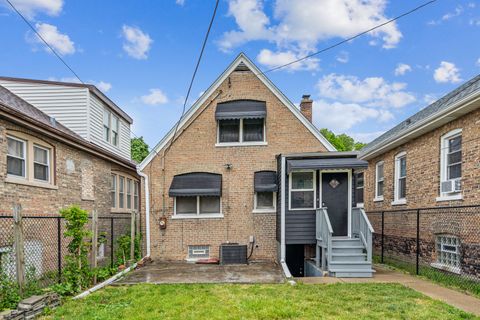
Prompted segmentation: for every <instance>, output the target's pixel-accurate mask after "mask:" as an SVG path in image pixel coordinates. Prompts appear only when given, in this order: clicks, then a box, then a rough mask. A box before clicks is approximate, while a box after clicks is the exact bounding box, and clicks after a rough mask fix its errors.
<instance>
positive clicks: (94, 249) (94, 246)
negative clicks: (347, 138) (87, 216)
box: [91, 210, 98, 284]
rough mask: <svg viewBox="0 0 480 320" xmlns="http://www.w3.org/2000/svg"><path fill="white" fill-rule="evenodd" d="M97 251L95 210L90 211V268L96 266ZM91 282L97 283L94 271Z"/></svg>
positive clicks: (96, 217)
mask: <svg viewBox="0 0 480 320" xmlns="http://www.w3.org/2000/svg"><path fill="white" fill-rule="evenodd" d="M97 251H98V216H97V211H96V210H93V211H92V256H91V264H92V268H93V269H95V268H97V255H98V254H97ZM93 283H94V284H97V275H96V273H94V275H93Z"/></svg>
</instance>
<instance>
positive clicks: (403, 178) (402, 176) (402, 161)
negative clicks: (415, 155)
mask: <svg viewBox="0 0 480 320" xmlns="http://www.w3.org/2000/svg"><path fill="white" fill-rule="evenodd" d="M394 192H395V196H394V200H395V201H405V198H406V196H407V155H406V153H405V152H401V153H399V154H397V155H396V156H395V186H394Z"/></svg>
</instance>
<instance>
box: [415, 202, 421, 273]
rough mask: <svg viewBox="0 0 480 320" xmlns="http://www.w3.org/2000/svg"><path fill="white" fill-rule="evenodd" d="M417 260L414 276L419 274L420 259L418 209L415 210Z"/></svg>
mask: <svg viewBox="0 0 480 320" xmlns="http://www.w3.org/2000/svg"><path fill="white" fill-rule="evenodd" d="M416 251H417V259H416V262H415V274H417V275H418V274H419V258H420V209H417V250H416Z"/></svg>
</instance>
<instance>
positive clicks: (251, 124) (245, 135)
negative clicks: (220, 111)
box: [218, 118, 265, 144]
mask: <svg viewBox="0 0 480 320" xmlns="http://www.w3.org/2000/svg"><path fill="white" fill-rule="evenodd" d="M264 131H265V124H264V119H263V118H262V119H226V120H218V143H219V144H221V143H251V142H264V141H265V132H264Z"/></svg>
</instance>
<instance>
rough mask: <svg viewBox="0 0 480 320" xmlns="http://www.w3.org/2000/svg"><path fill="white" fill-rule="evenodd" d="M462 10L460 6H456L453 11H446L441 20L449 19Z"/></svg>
mask: <svg viewBox="0 0 480 320" xmlns="http://www.w3.org/2000/svg"><path fill="white" fill-rule="evenodd" d="M462 12H463V7H462V6H457V7H456V8H455V10H454V11H453V12H448V13H446V14H444V15H443V16H442V20H443V21H447V20H450V19H452V18H455V17H458V16H459V15H461V14H462Z"/></svg>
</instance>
